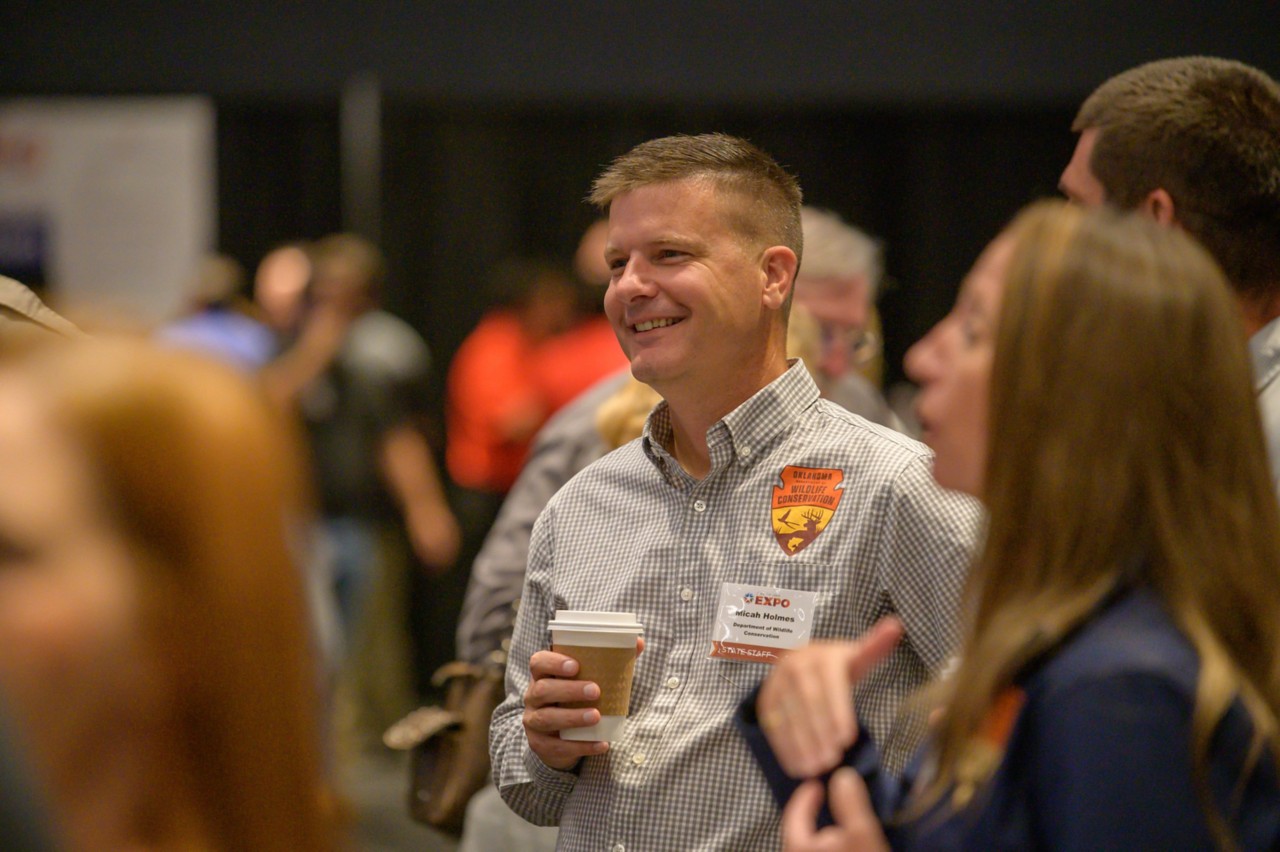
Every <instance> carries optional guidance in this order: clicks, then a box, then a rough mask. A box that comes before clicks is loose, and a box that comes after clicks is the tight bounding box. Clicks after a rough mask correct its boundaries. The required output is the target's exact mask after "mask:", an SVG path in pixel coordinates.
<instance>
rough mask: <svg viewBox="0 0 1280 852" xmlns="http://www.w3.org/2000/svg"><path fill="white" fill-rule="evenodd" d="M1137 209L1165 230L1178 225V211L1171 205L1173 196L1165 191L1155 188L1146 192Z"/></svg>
mask: <svg viewBox="0 0 1280 852" xmlns="http://www.w3.org/2000/svg"><path fill="white" fill-rule="evenodd" d="M1138 209H1139V210H1141V211H1142V212H1143V213H1145V214H1146V215H1148V216H1150V217H1151V218H1152V219H1154V220H1156V222H1158V223H1159V224H1161V225H1163V226H1165V227H1166V228H1168V227H1172V226H1174V225H1177V224H1178V211H1177V207H1176V206H1175V205H1174V203H1173V196H1172V195H1170V194H1169V192H1168V191H1167V190H1165V189H1162V188H1159V187H1157V188H1156V189H1153V190H1151V191H1150V192H1148V193H1147V197H1146V198H1144V199H1142V202H1141V203H1140V204H1139V205H1138Z"/></svg>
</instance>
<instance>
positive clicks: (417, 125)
mask: <svg viewBox="0 0 1280 852" xmlns="http://www.w3.org/2000/svg"><path fill="white" fill-rule="evenodd" d="M0 31H3V32H4V33H5V42H4V48H3V51H2V52H0V95H58V94H77V95H83V94H135V93H147V94H151V93H171V92H172V93H205V94H208V95H210V96H212V97H213V99H214V102H215V104H216V106H217V111H218V172H219V177H218V199H219V226H220V235H219V239H220V247H221V248H222V249H223V250H224V251H227V252H229V253H231V254H233V255H235V256H237V257H238V258H240V259H241V260H242V261H243V262H245V263H246V264H249V265H252V264H254V263H256V261H257V259H258V258H259V257H260V256H261V254H262V253H263V252H264V251H265V250H266V249H267V248H269V247H270V246H271V245H272V244H274V243H277V242H280V241H283V240H287V239H292V238H298V237H304V238H305V237H316V236H320V235H322V234H324V233H326V232H328V231H332V230H335V229H337V228H340V227H342V226H343V203H342V202H343V199H342V190H341V187H342V175H341V162H342V156H341V150H340V146H339V127H340V107H339V104H340V96H341V92H342V89H343V86H344V85H345V84H346V83H348V82H349V81H350V80H351V79H352V78H353V76H354V75H357V74H359V73H362V72H372V73H373V74H374V75H376V78H377V80H378V83H379V86H380V89H381V93H382V111H383V112H382V133H383V139H382V143H383V144H382V151H383V167H382V190H381V196H380V204H379V205H378V209H379V212H380V216H381V229H380V230H381V241H382V243H383V245H384V247H385V249H386V250H387V253H388V255H389V258H390V260H391V264H392V276H391V280H390V282H389V290H388V300H389V302H390V305H391V307H392V308H393V309H394V310H396V311H397V312H398V313H400V314H402V315H403V316H405V317H406V318H408V319H409V320H410V321H412V322H413V323H415V324H416V325H417V326H418V327H419V328H421V329H422V330H423V332H424V333H425V334H426V336H427V338H428V340H429V342H430V343H431V344H432V346H433V348H434V349H435V351H436V353H437V356H438V357H439V359H440V360H441V361H442V362H444V361H446V360H447V359H448V357H449V356H450V355H451V354H452V352H453V350H454V349H455V348H456V346H457V344H458V342H459V341H460V340H461V338H462V336H463V335H464V334H465V333H466V332H467V330H469V328H470V327H471V326H472V325H473V324H474V323H475V321H476V319H477V318H478V316H479V314H480V312H481V311H482V310H483V309H484V302H483V300H482V298H481V297H480V296H479V283H480V281H481V280H482V278H483V275H484V271H485V268H486V267H487V265H488V264H489V263H490V262H492V261H493V260H495V259H496V258H498V257H500V256H502V255H504V254H507V253H510V252H513V251H544V252H545V251H551V252H559V253H563V254H567V253H568V252H569V251H570V250H571V249H572V247H573V244H574V241H575V240H576V237H577V235H578V233H579V232H580V230H581V228H582V227H583V226H584V225H585V224H586V222H587V221H589V219H590V216H591V211H589V210H587V209H586V208H585V206H584V205H583V204H582V203H581V201H580V199H581V197H582V196H583V194H584V193H585V192H586V190H587V187H588V185H589V183H590V180H591V178H592V176H593V175H594V174H595V173H596V172H597V171H598V170H599V168H600V167H601V165H603V164H604V163H606V162H607V161H608V160H609V159H611V158H612V157H613V156H615V155H617V154H618V153H621V152H622V151H624V150H625V149H627V148H628V147H630V146H631V145H633V144H635V143H637V142H639V141H641V140H643V139H646V138H649V137H652V136H657V135H663V134H667V133H672V132H700V131H706V130H724V131H728V132H732V133H738V134H741V135H744V136H747V137H748V138H750V139H752V140H753V141H755V142H756V143H758V144H760V145H761V146H762V147H764V148H765V149H766V150H768V151H770V152H771V153H772V154H773V155H774V156H775V157H777V158H778V159H779V160H780V161H781V162H783V163H784V164H785V165H787V166H788V167H789V168H791V169H792V170H793V171H794V172H795V173H796V174H797V175H798V176H799V177H800V179H801V183H802V184H803V186H804V187H805V191H806V196H807V199H808V200H809V201H810V202H811V203H814V204H817V205H820V206H824V207H829V208H832V209H834V210H836V211H838V212H840V213H841V214H842V215H844V216H845V217H846V218H847V219H849V220H850V221H852V222H854V223H856V224H858V225H860V226H862V227H863V228H865V229H866V230H868V231H870V232H872V233H874V234H876V235H877V236H879V237H881V238H883V239H884V240H885V242H886V245H887V248H888V256H887V259H888V268H889V272H890V274H891V275H892V277H893V279H894V280H895V282H896V285H895V286H894V287H893V288H892V289H891V290H890V291H889V292H888V293H886V295H885V297H884V299H883V300H882V304H881V308H882V311H883V313H884V317H885V326H886V340H887V344H888V349H889V355H890V366H891V369H892V370H893V372H892V373H891V378H893V377H896V376H897V375H898V373H897V364H898V362H899V361H900V357H901V354H902V352H903V351H904V350H905V348H906V346H907V345H909V344H910V343H911V342H912V341H913V340H914V339H916V338H917V337H918V336H919V335H920V334H921V333H923V331H925V330H926V329H927V328H928V326H929V325H930V324H931V323H932V322H933V321H935V320H936V319H937V318H938V316H940V315H941V314H942V313H943V312H944V311H945V310H946V308H947V306H948V305H949V303H950V301H951V299H952V297H953V295H954V289H955V286H956V285H957V283H958V281H959V280H960V278H961V277H962V276H963V274H964V271H965V270H966V269H967V267H968V265H969V264H970V262H971V261H972V259H973V258H974V256H975V255H976V254H977V252H978V251H979V250H980V248H981V246H982V244H983V243H984V242H985V241H986V240H987V239H989V238H990V237H991V236H992V235H993V234H994V233H995V231H996V230H997V229H998V228H999V226H1000V224H1001V223H1002V222H1003V221H1004V220H1006V219H1007V218H1008V216H1009V215H1010V214H1011V213H1012V212H1013V211H1014V210H1015V209H1016V208H1017V207H1018V206H1020V205H1021V204H1022V203H1024V202H1026V201H1028V200H1030V199H1032V198H1035V197H1039V196H1042V195H1046V194H1051V193H1053V192H1054V189H1055V185H1056V181H1057V176H1058V173H1059V172H1060V170H1061V168H1062V166H1063V165H1064V164H1065V163H1066V160H1067V158H1068V157H1069V155H1070V151H1071V148H1072V146H1073V144H1074V140H1073V138H1072V136H1071V134H1070V132H1069V124H1070V120H1071V117H1072V115H1073V112H1074V109H1075V106H1076V105H1078V103H1079V101H1080V99H1081V98H1083V97H1084V95H1086V94H1087V93H1088V92H1089V91H1090V90H1091V89H1092V88H1093V87H1094V86H1095V85H1097V84H1098V83H1099V82H1101V81H1102V80H1103V79H1105V78H1106V77H1108V76H1109V75H1111V74H1113V73H1115V72H1117V71H1120V70H1122V69H1124V68H1127V67H1130V66H1132V65H1135V64H1137V63H1139V62H1142V61H1146V60H1150V59H1155V58H1160V57H1164V56H1175V55H1183V54H1188V53H1208V54H1215V55H1222V56H1230V57H1233V58H1238V59H1241V60H1244V61H1246V62H1249V63H1251V64H1254V65H1257V66H1259V67H1261V68H1263V69H1264V70H1267V71H1268V72H1270V73H1272V74H1273V75H1277V74H1280V3H1277V2H1253V3H1248V2H1244V3H1226V2H1188V1H1187V0H1166V2H1156V1H1155V0H1145V2H1138V0H1128V2H1110V3H1108V2H1099V0H1076V2H1072V3H1061V2H1048V0H1045V2H1021V3H1019V2H1004V3H997V2H950V1H949V0H898V2H894V0H874V2H872V0H861V1H860V0H846V2H834V1H833V0H815V1H814V2H803V0H800V2H794V0H793V2H787V3H784V2H774V0H739V2H728V0H719V1H718V0H686V2H632V3H605V2H586V1H585V0H563V2H551V0H547V2H538V3H535V2H517V0H489V2H484V0H473V1H472V2H464V0H453V2H390V0H380V2H378V1H376V0H370V1H369V2H361V3H355V2H336V0H328V1H327V2H310V3H301V2H279V3H262V4H254V5H250V4H242V3H232V2H227V0H207V2H203V3H198V4H149V3H143V2H137V0H130V2H113V3H101V2H98V3H91V2H64V0H40V2H15V1H14V0H9V2H7V3H6V4H4V5H3V7H0Z"/></svg>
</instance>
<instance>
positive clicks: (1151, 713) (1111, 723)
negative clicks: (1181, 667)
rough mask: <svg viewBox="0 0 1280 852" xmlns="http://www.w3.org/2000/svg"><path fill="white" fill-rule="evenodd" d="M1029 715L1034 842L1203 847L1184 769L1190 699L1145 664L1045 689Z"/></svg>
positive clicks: (1201, 825) (1203, 825) (1080, 846)
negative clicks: (1047, 691) (1144, 670)
mask: <svg viewBox="0 0 1280 852" xmlns="http://www.w3.org/2000/svg"><path fill="white" fill-rule="evenodd" d="M1033 712H1034V716H1032V717H1030V718H1029V719H1028V722H1029V727H1028V736H1027V740H1026V744H1025V747H1026V753H1025V754H1024V755H1022V756H1020V757H1019V756H1016V755H1011V756H1010V758H1009V759H1011V760H1012V759H1018V760H1020V761H1022V764H1023V771H1024V772H1026V773H1027V774H1028V775H1029V785H1030V790H1031V794H1030V798H1031V806H1032V809H1033V831H1034V832H1035V833H1036V835H1037V837H1036V841H1037V843H1036V845H1037V847H1039V848H1047V849H1059V850H1068V852H1070V850H1080V852H1085V850H1096V849H1210V848H1213V845H1214V844H1213V841H1212V838H1211V837H1210V835H1209V833H1208V828H1207V822H1206V819H1205V813H1204V810H1203V807H1202V805H1201V802H1200V799H1199V798H1198V797H1197V795H1196V792H1195V787H1194V784H1193V776H1192V772H1191V733H1190V730H1191V728H1190V719H1191V712H1192V708H1191V701H1190V697H1189V696H1188V695H1186V694H1185V693H1183V692H1180V691H1179V690H1178V689H1177V688H1176V687H1175V686H1174V685H1173V684H1172V683H1171V682H1170V681H1169V680H1168V679H1166V678H1161V677H1159V676H1158V675H1155V674H1151V673H1129V674H1119V675H1113V676H1110V677H1105V678H1096V679H1093V680H1091V681H1088V682H1085V683H1081V684H1078V685H1073V686H1072V687H1070V688H1068V689H1061V690H1057V691H1055V692H1053V693H1052V694H1051V695H1050V696H1048V697H1046V698H1045V699H1044V700H1043V701H1040V702H1037V706H1036V708H1035V709H1034V711H1033Z"/></svg>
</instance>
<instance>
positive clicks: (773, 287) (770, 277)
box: [760, 246, 798, 310]
mask: <svg viewBox="0 0 1280 852" xmlns="http://www.w3.org/2000/svg"><path fill="white" fill-rule="evenodd" d="M760 265H761V268H762V269H763V271H764V293H763V298H764V304H765V307H767V308H770V309H771V310H778V309H780V308H781V307H782V306H783V305H784V304H785V303H786V301H787V296H788V295H790V293H791V288H792V287H793V286H795V281H796V267H797V265H798V263H797V261H796V253H795V252H793V251H792V250H791V249H789V248H787V247H786V246H770V247H769V248H767V249H765V250H764V255H763V257H761V259H760Z"/></svg>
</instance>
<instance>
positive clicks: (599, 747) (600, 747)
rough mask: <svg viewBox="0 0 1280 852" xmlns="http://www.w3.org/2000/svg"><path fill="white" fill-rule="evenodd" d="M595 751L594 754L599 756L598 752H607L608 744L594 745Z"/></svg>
mask: <svg viewBox="0 0 1280 852" xmlns="http://www.w3.org/2000/svg"><path fill="white" fill-rule="evenodd" d="M595 749H596V753H597V754H599V753H600V752H605V751H608V750H609V744H608V743H596V745H595Z"/></svg>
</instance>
